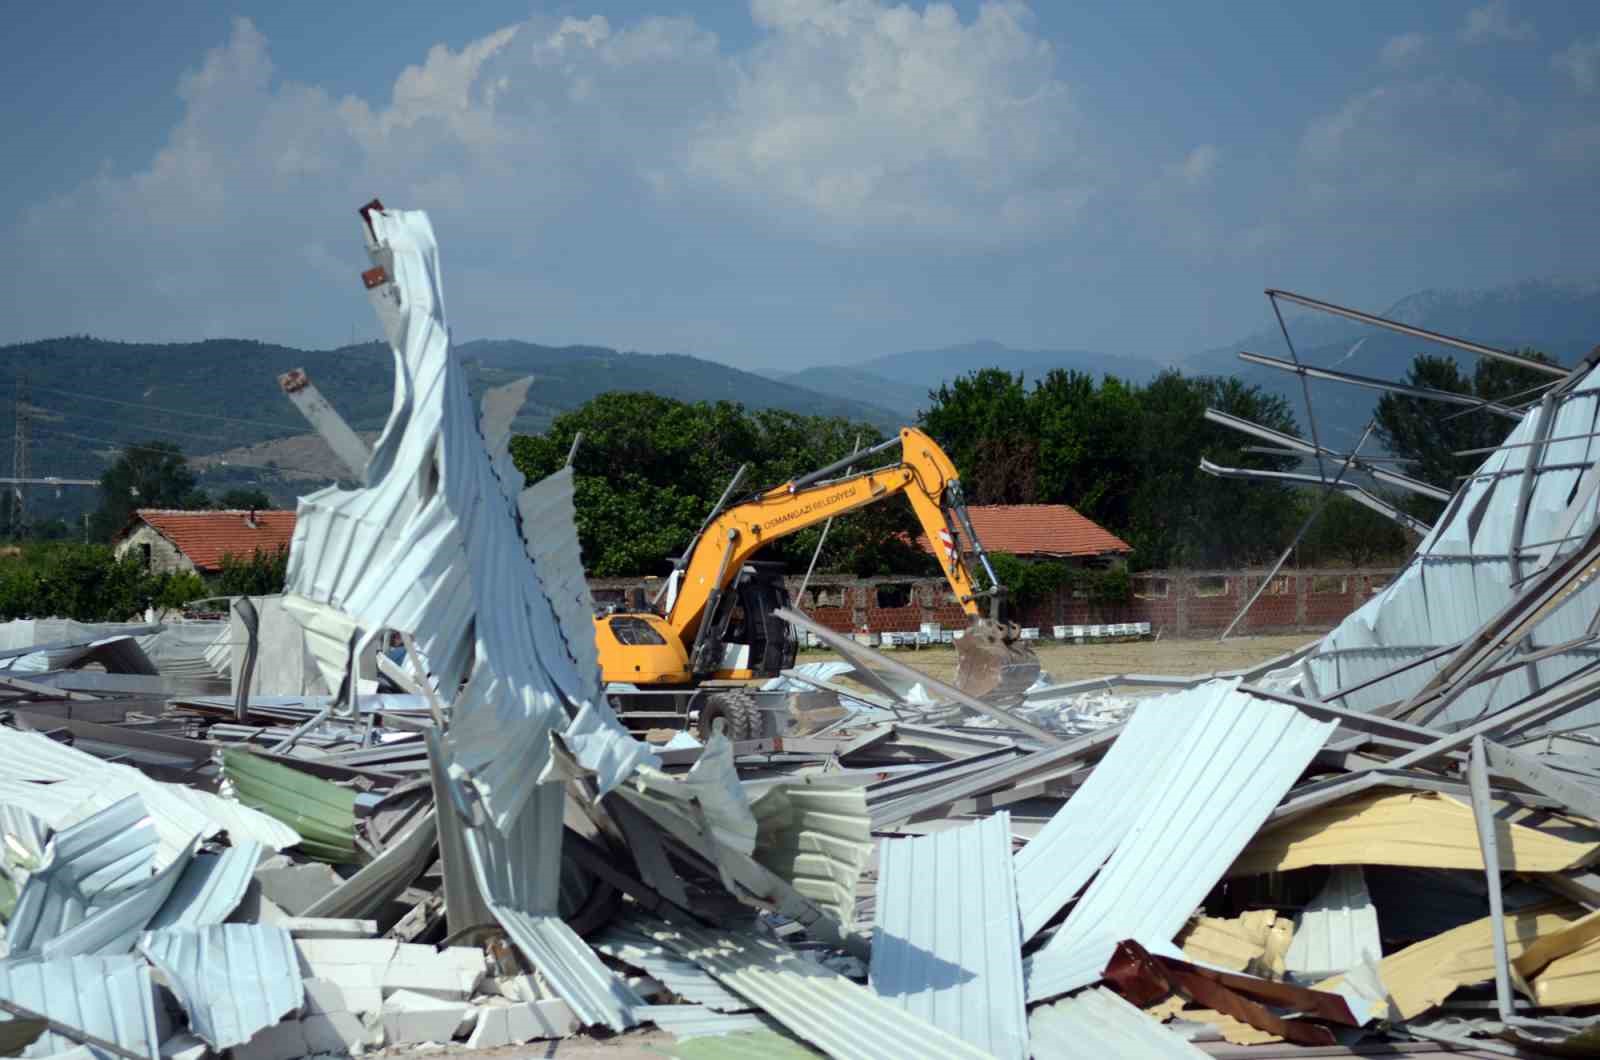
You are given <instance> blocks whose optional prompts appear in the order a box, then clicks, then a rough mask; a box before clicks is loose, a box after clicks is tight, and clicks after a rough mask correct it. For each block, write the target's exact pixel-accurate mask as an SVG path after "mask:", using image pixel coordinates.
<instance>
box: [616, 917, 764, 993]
mask: <svg viewBox="0 0 1600 1060" xmlns="http://www.w3.org/2000/svg"><path fill="white" fill-rule="evenodd" d="M589 945H591V946H593V947H594V948H595V950H596V951H598V952H600V953H603V954H605V955H606V956H607V957H613V958H615V959H617V960H619V961H621V962H623V963H624V964H627V965H629V966H631V967H634V968H637V969H639V971H641V972H643V973H644V974H645V975H648V976H649V977H650V978H652V979H654V980H656V981H657V982H659V983H660V984H661V985H662V986H664V987H666V988H667V989H668V990H670V991H671V992H672V993H673V994H674V995H676V996H677V997H681V998H683V999H684V1000H685V1001H688V1002H690V1003H691V1004H695V1005H703V1006H705V1007H706V1008H709V1009H714V1010H716V1011H718V1012H748V1011H749V1009H750V1003H749V1002H748V1001H746V1000H745V999H744V998H742V997H740V996H739V995H738V994H735V993H733V992H731V991H729V990H728V989H727V988H725V987H723V986H722V985H720V984H719V983H718V982H717V981H716V980H715V979H713V978H711V976H710V975H708V974H706V972H705V971H704V970H703V969H702V968H701V967H700V966H699V965H698V964H695V963H694V962H693V961H691V960H688V959H687V958H684V957H679V956H678V955H676V954H675V953H673V952H671V951H670V950H668V949H667V948H666V947H665V946H663V945H661V943H659V942H657V941H655V940H654V939H652V938H650V936H648V935H646V934H645V933H644V932H643V931H640V930H638V929H637V928H636V927H634V926H633V925H631V924H628V923H614V924H611V925H610V926H608V927H607V928H606V929H605V930H604V931H602V932H601V933H600V934H598V935H594V936H591V937H590V939H589Z"/></svg>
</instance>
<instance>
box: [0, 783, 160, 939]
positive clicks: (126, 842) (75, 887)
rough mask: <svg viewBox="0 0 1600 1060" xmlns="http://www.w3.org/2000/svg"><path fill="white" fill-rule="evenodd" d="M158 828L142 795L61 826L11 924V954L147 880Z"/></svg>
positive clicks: (64, 928) (74, 924) (68, 927)
mask: <svg viewBox="0 0 1600 1060" xmlns="http://www.w3.org/2000/svg"><path fill="white" fill-rule="evenodd" d="M155 853H156V832H155V827H154V826H153V824H152V823H151V821H150V817H149V816H148V815H147V814H146V813H145V810H144V803H143V802H142V801H140V799H139V797H138V796H136V795H135V796H129V797H128V798H126V799H123V800H121V801H120V802H118V803H115V804H114V805H112V806H111V807H110V808H108V809H106V810H103V811H101V812H100V813H97V814H95V815H94V816H92V817H89V818H88V819H87V820H84V821H83V822H81V823H79V824H76V825H73V826H71V827H70V828H66V829H64V830H62V831H61V832H60V833H59V834H57V835H56V836H55V838H54V839H53V840H51V842H50V843H49V844H48V846H47V847H46V849H45V856H46V864H45V865H44V866H43V867H41V868H37V869H35V870H34V871H33V873H32V875H30V876H29V877H28V882H27V883H26V884H24V885H23V888H22V892H21V894H20V895H18V898H17V907H16V909H15V911H14V912H13V913H12V916H11V920H10V923H8V924H7V926H6V942H7V943H8V944H9V946H10V952H11V953H12V955H16V954H21V953H32V952H36V951H37V950H39V949H40V948H41V947H42V946H44V944H45V943H47V942H49V941H50V940H51V939H53V938H56V937H57V936H59V935H61V934H62V933H63V932H66V931H70V930H71V929H72V928H75V927H77V926H78V925H79V924H81V923H83V922H84V921H85V920H86V919H88V917H89V916H90V915H91V914H92V913H93V912H94V911H95V910H97V909H101V908H104V907H106V906H108V905H111V904H114V903H115V902H116V901H118V900H119V898H120V897H121V896H122V895H124V894H126V893H127V892H129V891H130V890H132V889H133V888H135V887H137V886H139V885H140V884H141V883H144V882H146V881H148V880H149V879H150V877H151V869H152V866H153V864H154V860H155Z"/></svg>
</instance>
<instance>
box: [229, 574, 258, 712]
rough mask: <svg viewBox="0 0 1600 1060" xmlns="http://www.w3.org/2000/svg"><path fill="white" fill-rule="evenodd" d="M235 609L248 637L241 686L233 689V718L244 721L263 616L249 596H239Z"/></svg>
mask: <svg viewBox="0 0 1600 1060" xmlns="http://www.w3.org/2000/svg"><path fill="white" fill-rule="evenodd" d="M233 610H234V611H235V613H237V614H238V616H239V622H240V624H241V625H243V626H244V635H245V638H246V639H245V646H244V665H243V666H241V667H239V687H238V688H235V689H234V690H233V720H234V721H239V722H242V721H244V719H245V715H246V714H248V713H249V708H250V684H251V682H252V681H254V679H255V673H256V651H257V650H258V649H259V647H260V638H259V637H258V636H257V633H258V631H259V630H260V627H261V616H259V615H258V614H256V607H255V605H254V604H252V603H251V602H250V598H249V597H248V596H241V597H239V599H238V601H237V602H235V603H234V605H233Z"/></svg>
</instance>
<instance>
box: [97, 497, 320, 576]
mask: <svg viewBox="0 0 1600 1060" xmlns="http://www.w3.org/2000/svg"><path fill="white" fill-rule="evenodd" d="M292 537H294V512H291V511H282V510H277V509H267V508H257V509H254V510H251V511H245V510H243V509H230V510H224V511H178V510H172V509H165V508H140V509H138V510H137V511H135V512H134V513H133V519H132V520H130V521H129V523H128V526H127V528H126V529H124V530H123V531H122V533H120V534H118V535H117V539H116V541H115V542H114V546H115V552H116V555H117V558H119V559H120V558H122V557H123V556H126V555H129V554H132V555H135V556H138V557H139V558H140V559H141V561H142V562H143V564H144V567H145V569H146V570H148V571H150V572H151V573H154V574H164V573H169V572H183V571H188V572H192V573H195V574H200V575H209V574H215V573H217V572H218V571H220V570H221V569H222V557H223V556H226V555H232V556H235V557H237V558H239V559H249V558H250V557H251V556H253V555H255V554H256V553H257V552H261V553H264V554H268V555H270V554H272V553H274V552H277V551H278V550H279V549H282V550H284V551H287V550H288V548H289V540H290V539H291V538H292Z"/></svg>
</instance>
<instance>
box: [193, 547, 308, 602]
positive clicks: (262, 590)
mask: <svg viewBox="0 0 1600 1060" xmlns="http://www.w3.org/2000/svg"><path fill="white" fill-rule="evenodd" d="M288 573H289V550H288V549H286V548H279V549H274V550H272V551H270V552H268V551H266V550H264V549H259V548H258V549H256V550H255V552H254V553H253V554H252V555H249V556H235V555H234V554H233V553H231V552H226V553H223V556H222V569H221V570H220V571H218V573H217V576H216V577H215V578H214V579H212V585H211V590H212V592H213V593H214V594H215V595H217V596H273V595H276V594H278V593H281V592H283V587H284V583H285V582H286V581H287V580H288ZM194 598H195V597H191V599H194Z"/></svg>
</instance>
